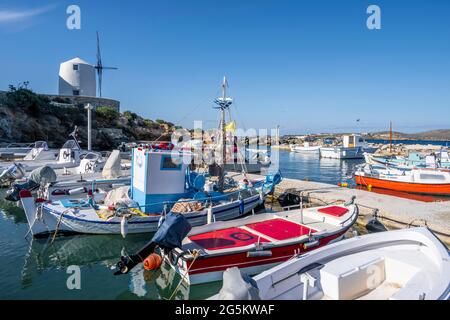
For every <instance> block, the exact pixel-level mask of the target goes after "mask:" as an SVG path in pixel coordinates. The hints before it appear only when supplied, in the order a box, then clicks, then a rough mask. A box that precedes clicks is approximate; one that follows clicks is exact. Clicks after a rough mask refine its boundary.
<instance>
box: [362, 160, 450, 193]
mask: <svg viewBox="0 0 450 320" xmlns="http://www.w3.org/2000/svg"><path fill="white" fill-rule="evenodd" d="M355 181H356V184H358V185H362V186H366V187H367V186H372V187H374V188H382V189H389V190H395V191H404V192H411V193H418V194H428V195H445V196H449V195H450V172H449V170H444V169H415V168H413V169H411V170H400V169H395V168H393V169H390V168H383V169H381V168H374V167H372V166H370V165H366V166H364V167H362V168H361V169H359V170H357V171H356V172H355Z"/></svg>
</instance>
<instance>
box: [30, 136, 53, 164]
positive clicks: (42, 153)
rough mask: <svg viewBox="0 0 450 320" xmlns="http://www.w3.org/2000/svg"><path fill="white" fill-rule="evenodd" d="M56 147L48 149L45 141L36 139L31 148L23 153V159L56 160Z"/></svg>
mask: <svg viewBox="0 0 450 320" xmlns="http://www.w3.org/2000/svg"><path fill="white" fill-rule="evenodd" d="M58 154H59V150H58V149H50V148H49V147H48V144H47V142H46V141H37V142H35V143H34V146H33V148H32V149H31V150H30V151H29V152H28V153H27V154H26V155H25V157H24V158H23V161H41V160H57V158H58Z"/></svg>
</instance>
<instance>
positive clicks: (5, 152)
mask: <svg viewBox="0 0 450 320" xmlns="http://www.w3.org/2000/svg"><path fill="white" fill-rule="evenodd" d="M34 145H35V143H8V144H3V146H2V147H0V159H3V158H8V159H17V158H23V157H25V156H26V155H27V154H28V153H29V152H30V150H31V149H32V148H33V146H34Z"/></svg>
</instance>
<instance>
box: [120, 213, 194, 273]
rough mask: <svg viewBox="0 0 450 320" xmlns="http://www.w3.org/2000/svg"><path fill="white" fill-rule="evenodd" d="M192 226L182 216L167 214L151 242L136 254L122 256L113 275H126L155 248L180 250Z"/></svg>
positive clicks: (167, 250)
mask: <svg viewBox="0 0 450 320" xmlns="http://www.w3.org/2000/svg"><path fill="white" fill-rule="evenodd" d="M191 229H192V226H191V224H190V223H189V221H188V220H187V219H186V217H185V216H184V215H183V214H179V213H169V214H167V215H166V217H165V219H164V222H163V223H162V224H161V226H160V227H159V229H158V231H156V233H155V235H154V236H153V238H152V240H151V241H150V242H149V243H147V244H146V245H145V246H144V247H143V248H142V249H141V250H139V251H138V252H137V253H136V254H133V255H129V256H122V257H121V258H120V261H119V262H118V263H117V268H118V269H119V271H116V272H115V273H114V275H120V274H126V273H128V272H129V271H130V270H131V269H133V268H134V267H135V266H137V265H138V264H139V263H141V262H143V261H144V259H145V258H146V257H148V256H149V255H150V254H152V253H153V252H154V251H155V249H156V248H157V247H159V248H161V249H162V250H164V251H166V252H169V251H171V250H173V249H175V248H181V242H182V241H183V239H184V238H185V237H186V236H187V235H188V233H189V231H191Z"/></svg>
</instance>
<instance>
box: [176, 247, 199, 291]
mask: <svg viewBox="0 0 450 320" xmlns="http://www.w3.org/2000/svg"><path fill="white" fill-rule="evenodd" d="M191 254H192V256H193V257H194V259H193V260H192V263H191V265H190V266H189V268H188V269H187V270H186V273H185V274H184V275H183V277H182V278H181V280H180V282H179V283H178V285H177V287H176V288H175V290H173V292H172V295H171V296H170V298H169V300H172V298H173V297H174V295H175V293H176V292H177V291H178V289H179V288H180V286H181V284H182V283H183V280H184V279H185V278H186V276H187V275H188V274H189V271H190V270H191V268H192V266H193V265H194V262H195V260H197V257H199V256H200V251H199V250H197V249H194V250H193V251H192V253H191Z"/></svg>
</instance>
